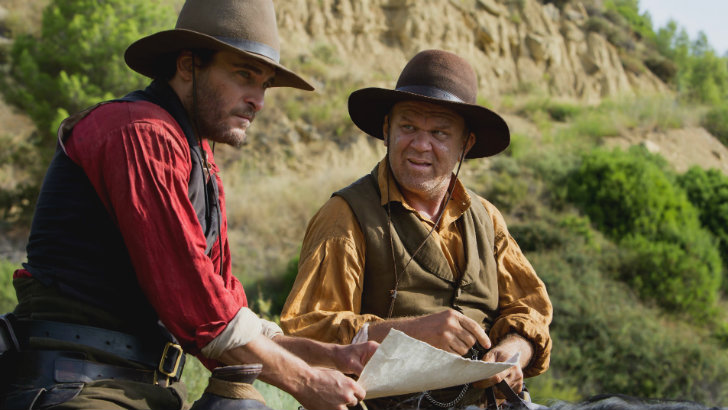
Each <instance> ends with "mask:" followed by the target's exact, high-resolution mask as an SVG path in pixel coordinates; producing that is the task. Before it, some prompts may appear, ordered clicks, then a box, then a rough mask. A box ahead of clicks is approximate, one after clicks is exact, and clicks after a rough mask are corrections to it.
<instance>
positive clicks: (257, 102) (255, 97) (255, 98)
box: [244, 87, 265, 112]
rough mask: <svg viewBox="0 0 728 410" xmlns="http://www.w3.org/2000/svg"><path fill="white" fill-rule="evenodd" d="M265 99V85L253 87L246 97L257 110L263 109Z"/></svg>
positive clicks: (249, 103)
mask: <svg viewBox="0 0 728 410" xmlns="http://www.w3.org/2000/svg"><path fill="white" fill-rule="evenodd" d="M264 100H265V88H263V87H251V88H250V91H249V92H248V93H247V94H246V96H245V98H244V101H245V103H246V104H248V106H250V108H252V109H253V111H255V112H258V111H260V110H262V109H263V104H264Z"/></svg>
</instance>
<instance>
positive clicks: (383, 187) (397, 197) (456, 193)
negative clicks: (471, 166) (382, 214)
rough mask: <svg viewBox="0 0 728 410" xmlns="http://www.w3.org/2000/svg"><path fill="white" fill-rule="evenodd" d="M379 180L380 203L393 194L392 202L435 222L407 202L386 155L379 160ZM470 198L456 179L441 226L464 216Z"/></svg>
mask: <svg viewBox="0 0 728 410" xmlns="http://www.w3.org/2000/svg"><path fill="white" fill-rule="evenodd" d="M387 176H389V178H390V181H389V194H388V192H387ZM377 180H378V181H379V192H381V195H380V196H381V198H382V199H381V201H380V202H381V203H380V205H382V206H384V205H386V204H387V202H389V197H390V196H391V200H392V202H399V203H401V204H402V206H404V208H405V209H407V210H408V211H411V212H414V213H415V214H417V216H418V218H420V219H421V220H423V221H426V222H429V223H430V224H433V223H434V221H431V220H430V219H429V218H427V217H424V216H422V215H421V214H420V213H419V212H417V211H416V210H415V209H414V208H412V206H410V205H409V204H408V203H407V201H406V200H405V198H404V196H403V195H402V192H401V191H400V190H399V187H398V186H397V184H396V183H395V181H394V175H393V174H392V170H391V169H390V168H389V161H387V157H386V156H385V157H384V159H382V160H381V161H379V166H378V167H377ZM470 200H471V199H470V195H469V194H468V191H467V190H466V189H465V186H464V185H463V183H462V182H461V181H460V179H457V180H456V181H455V189H454V190H453V193H452V198H450V202H448V204H447V206H446V207H445V211H444V214H443V215H442V219H441V221H440V226H441V227H444V226H448V225H450V224H451V223H453V222H455V221H456V220H457V219H458V218H460V216H462V214H464V213H465V211H467V210H468V208H470ZM438 229H439V228H438Z"/></svg>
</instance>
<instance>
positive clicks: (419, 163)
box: [407, 158, 432, 171]
mask: <svg viewBox="0 0 728 410" xmlns="http://www.w3.org/2000/svg"><path fill="white" fill-rule="evenodd" d="M407 164H408V165H409V167H410V168H412V169H415V170H419V171H424V170H427V169H430V167H432V162H430V161H427V160H424V159H414V158H408V159H407Z"/></svg>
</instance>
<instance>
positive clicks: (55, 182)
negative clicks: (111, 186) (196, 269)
mask: <svg viewBox="0 0 728 410" xmlns="http://www.w3.org/2000/svg"><path fill="white" fill-rule="evenodd" d="M134 101H149V102H152V103H154V104H157V105H159V106H160V107H162V108H164V109H165V110H166V111H167V112H169V113H170V114H171V115H172V117H174V119H175V120H176V121H177V123H178V124H179V125H180V127H181V128H182V130H183V131H184V133H185V136H186V137H187V142H188V144H189V147H190V154H191V161H192V164H191V165H192V167H191V172H190V178H189V185H188V186H189V193H188V195H189V199H190V201H191V202H192V205H193V206H194V209H195V211H196V212H197V217H198V220H199V222H200V224H201V225H202V229H203V232H205V236H206V239H207V252H208V253H209V252H210V250H211V249H212V247H213V246H215V244H216V243H218V245H217V246H219V241H218V238H219V224H220V221H221V215H220V207H219V191H218V187H217V183H216V179H215V178H214V177H213V178H210V179H209V181H208V180H207V179H206V171H205V168H204V162H203V161H204V159H203V155H202V154H203V152H202V149H201V148H200V146H199V145H198V144H197V140H196V138H195V134H194V131H193V128H192V126H191V124H190V121H189V118H188V116H187V113H186V111H185V109H184V107H183V106H182V103H181V102H180V100H179V98H178V97H177V95H176V93H175V92H174V90H172V88H171V87H169V85H167V84H166V83H163V82H158V81H154V82H152V84H151V85H150V86H149V87H147V88H146V89H145V90H137V91H134V92H132V93H130V94H128V95H126V96H125V97H123V98H121V99H119V100H114V101H108V102H134ZM108 102H104V103H101V104H105V103H108ZM101 104H98V105H96V106H94V107H91V108H89V109H87V110H85V111H83V112H80V113H78V114H76V115H73V116H71V117H69V118H67V119H66V120H64V121H63V123H62V124H61V127H60V129H59V131H58V138H59V145H58V148H57V150H56V153H55V156H54V157H53V160H52V161H51V164H50V167H49V169H48V172H47V173H46V176H45V179H44V181H43V185H42V188H41V192H40V196H39V198H38V204H37V206H36V209H35V215H34V216H33V223H32V226H31V232H30V238H29V240H28V246H27V254H28V262H27V263H25V264H23V267H24V268H25V269H26V270H27V271H28V272H30V273H31V274H32V275H33V277H34V278H36V279H38V280H40V281H41V282H42V283H44V284H45V285H49V286H54V287H56V288H57V289H59V290H60V291H61V292H62V293H63V294H65V295H68V296H69V297H73V298H76V299H79V300H81V301H83V302H86V303H89V304H91V305H93V306H95V307H98V308H101V309H104V310H105V311H107V312H109V313H110V314H112V315H114V316H115V317H118V318H120V319H122V321H123V322H127V323H129V324H134V326H135V327H136V326H140V325H142V326H143V325H144V324H149V325H151V323H156V321H157V315H156V313H155V312H154V310H153V309H152V307H151V305H150V304H149V302H148V301H147V300H146V298H145V297H144V295H143V293H142V290H141V288H140V287H139V284H138V282H137V279H136V275H135V272H134V267H133V266H132V264H131V260H130V257H129V253H128V251H127V248H126V246H125V244H124V241H123V238H122V236H121V233H120V231H119V229H118V227H117V226H116V225H115V224H114V222H113V220H112V218H111V216H110V215H109V213H108V212H107V210H106V208H105V207H104V205H103V203H102V202H101V200H100V198H99V197H98V195H97V194H96V191H95V190H94V188H93V186H92V185H91V182H90V181H89V179H88V177H87V176H86V174H85V173H84V171H83V169H82V168H81V167H80V166H78V165H76V164H75V163H74V162H73V161H72V160H71V159H70V158H69V157H68V155H66V153H65V152H64V150H63V148H62V147H63V141H64V140H65V139H66V138H68V137H69V136H70V135H71V132H72V130H73V127H74V126H75V125H76V124H77V123H78V122H79V121H80V120H81V119H83V118H85V117H86V116H87V115H88V114H90V113H91V112H92V111H93V110H94V109H95V108H96V107H98V106H99V105H101ZM140 321H141V322H146V323H140Z"/></svg>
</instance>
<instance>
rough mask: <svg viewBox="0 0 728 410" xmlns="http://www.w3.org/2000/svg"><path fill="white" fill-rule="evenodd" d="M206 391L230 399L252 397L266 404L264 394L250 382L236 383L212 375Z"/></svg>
mask: <svg viewBox="0 0 728 410" xmlns="http://www.w3.org/2000/svg"><path fill="white" fill-rule="evenodd" d="M205 393H210V394H214V395H217V396H221V397H227V398H228V399H251V400H257V401H259V402H261V403H263V404H265V399H264V398H263V395H262V394H260V392H259V391H258V390H256V389H255V387H253V385H252V384H248V383H235V382H229V381H226V380H220V379H216V378H214V377H210V380H209V381H208V384H207V388H206V389H205Z"/></svg>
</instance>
